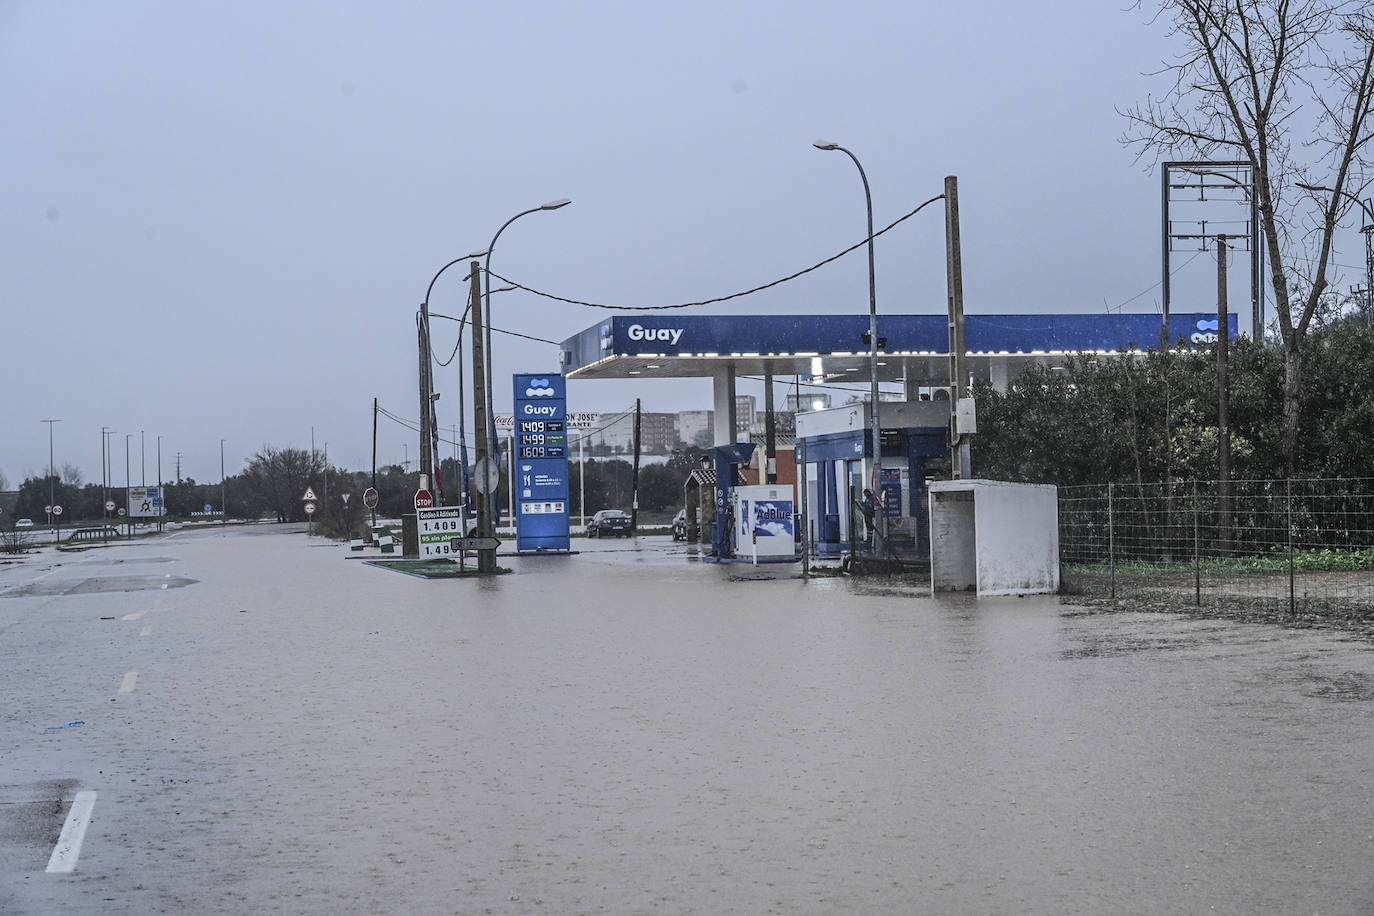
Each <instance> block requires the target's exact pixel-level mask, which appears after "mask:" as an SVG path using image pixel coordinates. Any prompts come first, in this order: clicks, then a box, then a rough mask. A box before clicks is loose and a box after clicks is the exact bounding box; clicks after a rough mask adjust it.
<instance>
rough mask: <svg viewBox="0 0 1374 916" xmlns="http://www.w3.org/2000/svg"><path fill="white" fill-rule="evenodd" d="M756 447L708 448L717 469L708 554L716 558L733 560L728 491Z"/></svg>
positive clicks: (741, 444)
mask: <svg viewBox="0 0 1374 916" xmlns="http://www.w3.org/2000/svg"><path fill="white" fill-rule="evenodd" d="M755 448H757V445H756V443H753V442H731V443H729V444H728V445H716V446H712V448H711V460H712V462H713V463H714V465H715V469H716V519H715V521H713V522H712V523H711V553H712V555H713V556H715V557H716V558H717V559H724V558H727V557H733V556H734V555H735V544H734V528H735V520H734V512H733V511H732V509H733V504H732V500H731V498H730V491H731V490H733V489H734V486H735V478H736V475H737V473H738V471H737V469H738V468H740V467H742V466H744V465H747V464H748V463H749V459H750V458H751V457H753V455H754V449H755Z"/></svg>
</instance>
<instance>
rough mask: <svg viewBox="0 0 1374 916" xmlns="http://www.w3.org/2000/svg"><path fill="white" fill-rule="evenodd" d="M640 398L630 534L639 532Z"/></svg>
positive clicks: (636, 427)
mask: <svg viewBox="0 0 1374 916" xmlns="http://www.w3.org/2000/svg"><path fill="white" fill-rule="evenodd" d="M639 417H640V412H639V398H635V466H634V473H633V474H631V475H630V534H632V535H633V534H637V533H638V532H639V451H640V445H639V442H640V440H639Z"/></svg>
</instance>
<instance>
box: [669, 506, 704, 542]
mask: <svg viewBox="0 0 1374 916" xmlns="http://www.w3.org/2000/svg"><path fill="white" fill-rule="evenodd" d="M694 511H695V512H696V514H697V536H698V537H700V536H701V507H700V506H698V507H697V508H696V509H695V510H694ZM673 540H675V541H685V540H687V510H686V509H679V510H677V515H674V516H673Z"/></svg>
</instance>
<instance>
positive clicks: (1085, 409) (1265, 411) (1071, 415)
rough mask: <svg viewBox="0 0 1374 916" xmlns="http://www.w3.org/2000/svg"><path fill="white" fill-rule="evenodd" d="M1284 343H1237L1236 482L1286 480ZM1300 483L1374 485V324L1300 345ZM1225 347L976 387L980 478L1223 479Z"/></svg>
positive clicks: (1085, 362) (1083, 359)
mask: <svg viewBox="0 0 1374 916" xmlns="http://www.w3.org/2000/svg"><path fill="white" fill-rule="evenodd" d="M1288 358H1289V354H1288V353H1287V352H1286V351H1285V350H1284V349H1283V348H1276V347H1272V346H1265V345H1264V344H1261V343H1256V342H1255V341H1254V340H1251V339H1250V338H1248V337H1241V338H1239V339H1237V340H1235V341H1233V342H1232V343H1231V346H1230V373H1229V375H1230V386H1229V387H1230V411H1229V421H1230V422H1229V423H1228V428H1229V429H1230V433H1231V468H1232V471H1231V476H1232V477H1233V478H1234V479H1237V480H1240V479H1256V480H1259V479H1277V478H1282V477H1285V476H1289V475H1288V473H1287V471H1288V459H1287V457H1286V455H1285V445H1286V442H1285V439H1286V428H1285V423H1286V420H1287V419H1289V418H1290V417H1291V416H1292V415H1291V414H1289V413H1288V411H1287V410H1286V409H1285V407H1284V398H1285V394H1286V392H1285V361H1286V360H1287V359H1288ZM1301 359H1302V362H1303V366H1304V384H1303V387H1302V390H1301V403H1300V405H1299V406H1300V410H1299V412H1298V414H1297V416H1298V417H1299V418H1300V422H1299V426H1298V435H1297V437H1296V439H1294V440H1293V442H1294V451H1293V454H1292V475H1291V476H1295V477H1367V476H1371V466H1370V457H1371V445H1370V444H1371V443H1374V395H1372V394H1371V392H1370V391H1369V379H1371V378H1374V328H1371V326H1370V325H1369V324H1368V323H1367V322H1365V321H1363V320H1346V321H1339V322H1335V323H1332V324H1327V325H1323V326H1321V327H1318V328H1317V329H1315V330H1314V331H1312V332H1311V333H1309V334H1308V335H1307V336H1306V338H1305V339H1304V342H1303V351H1302V354H1301ZM1217 395H1218V390H1217V372H1216V350H1215V346H1213V347H1208V348H1205V349H1198V350H1183V351H1170V352H1161V351H1157V350H1153V349H1152V350H1148V351H1144V352H1141V351H1129V352H1123V353H1121V354H1119V355H1116V356H1094V355H1084V356H1079V357H1075V358H1072V359H1070V360H1069V361H1068V365H1067V366H1066V367H1064V368H1063V369H1052V368H1048V367H1043V366H1033V367H1031V368H1029V369H1027V370H1026V372H1024V373H1023V374H1022V375H1021V376H1019V377H1018V378H1016V379H1015V380H1013V382H1012V384H1011V385H1010V386H1009V387H1008V389H1007V391H1006V392H1005V393H1001V392H998V391H996V390H994V389H993V388H992V387H991V386H990V385H987V384H985V383H984V384H980V385H978V386H977V387H976V389H975V397H976V398H977V404H978V435H977V437H976V438H975V439H974V471H975V473H976V474H977V475H978V476H980V477H988V478H993V479H999V480H1016V481H1028V482H1038V483H1053V484H1057V485H1059V486H1068V485H1073V484H1082V483H1103V482H1107V481H1115V482H1127V481H1133V482H1138V483H1146V482H1156V481H1166V480H1170V479H1186V478H1198V479H1203V480H1208V479H1214V478H1215V477H1216V476H1217V461H1218V447H1219V442H1220V436H1219V427H1218V425H1217Z"/></svg>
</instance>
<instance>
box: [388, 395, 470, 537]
mask: <svg viewBox="0 0 1374 916" xmlns="http://www.w3.org/2000/svg"><path fill="white" fill-rule="evenodd" d="M372 489H374V490H375V489H377V399H376V398H373V399H372ZM372 527H373V528H376V527H377V507H376V506H373V507H372ZM463 534H464V535H466V534H467V532H466V531H464V532H463Z"/></svg>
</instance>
